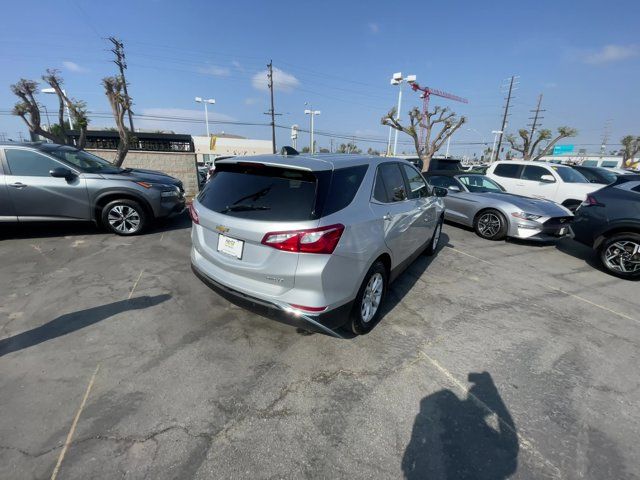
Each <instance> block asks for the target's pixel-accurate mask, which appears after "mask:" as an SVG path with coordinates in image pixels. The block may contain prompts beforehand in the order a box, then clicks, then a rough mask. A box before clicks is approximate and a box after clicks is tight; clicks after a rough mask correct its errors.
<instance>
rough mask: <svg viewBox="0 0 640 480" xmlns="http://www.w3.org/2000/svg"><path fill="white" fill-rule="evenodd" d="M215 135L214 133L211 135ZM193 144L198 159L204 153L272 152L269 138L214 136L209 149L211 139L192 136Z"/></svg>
mask: <svg viewBox="0 0 640 480" xmlns="http://www.w3.org/2000/svg"><path fill="white" fill-rule="evenodd" d="M212 136H213V137H215V135H212ZM192 138H193V146H194V147H195V150H196V154H197V155H198V161H200V162H202V161H203V160H204V158H203V156H204V155H210V156H212V157H211V158H209V160H213V157H217V156H220V155H234V156H235V155H243V156H244V155H263V154H265V153H267V154H268V153H272V152H273V150H272V146H271V140H255V139H251V138H227V137H216V139H215V146H214V148H213V150H212V149H211V139H210V138H209V137H207V136H194V137H192Z"/></svg>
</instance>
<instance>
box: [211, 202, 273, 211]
mask: <svg viewBox="0 0 640 480" xmlns="http://www.w3.org/2000/svg"><path fill="white" fill-rule="evenodd" d="M254 210H271V207H264V206H259V205H246V204H242V203H240V204H238V205H227V206H226V207H225V208H224V209H223V210H222V211H221V212H220V213H226V212H250V211H254Z"/></svg>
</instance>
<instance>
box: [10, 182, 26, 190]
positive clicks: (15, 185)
mask: <svg viewBox="0 0 640 480" xmlns="http://www.w3.org/2000/svg"><path fill="white" fill-rule="evenodd" d="M9 186H10V187H13V188H19V189H22V188H25V187H28V185H25V184H24V183H21V182H16V183H10V184H9Z"/></svg>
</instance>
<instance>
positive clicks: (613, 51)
mask: <svg viewBox="0 0 640 480" xmlns="http://www.w3.org/2000/svg"><path fill="white" fill-rule="evenodd" d="M638 55H640V47H639V46H638V45H605V46H604V47H602V48H601V49H599V50H595V51H592V52H589V53H586V54H585V55H584V57H583V60H584V62H585V63H588V64H590V65H602V64H604V63H611V62H619V61H621V60H626V59H628V58H633V57H637V56H638Z"/></svg>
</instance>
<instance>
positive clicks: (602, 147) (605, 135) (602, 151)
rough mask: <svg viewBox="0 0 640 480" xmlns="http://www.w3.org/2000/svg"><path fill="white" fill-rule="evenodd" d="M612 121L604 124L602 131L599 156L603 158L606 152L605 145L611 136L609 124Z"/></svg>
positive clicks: (610, 120)
mask: <svg viewBox="0 0 640 480" xmlns="http://www.w3.org/2000/svg"><path fill="white" fill-rule="evenodd" d="M612 121H613V120H612V119H608V120H607V121H606V122H605V124H604V130H603V131H602V143H601V144H600V156H601V157H602V156H604V155H605V154H606V152H607V143H609V135H610V134H611V122H612Z"/></svg>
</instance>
